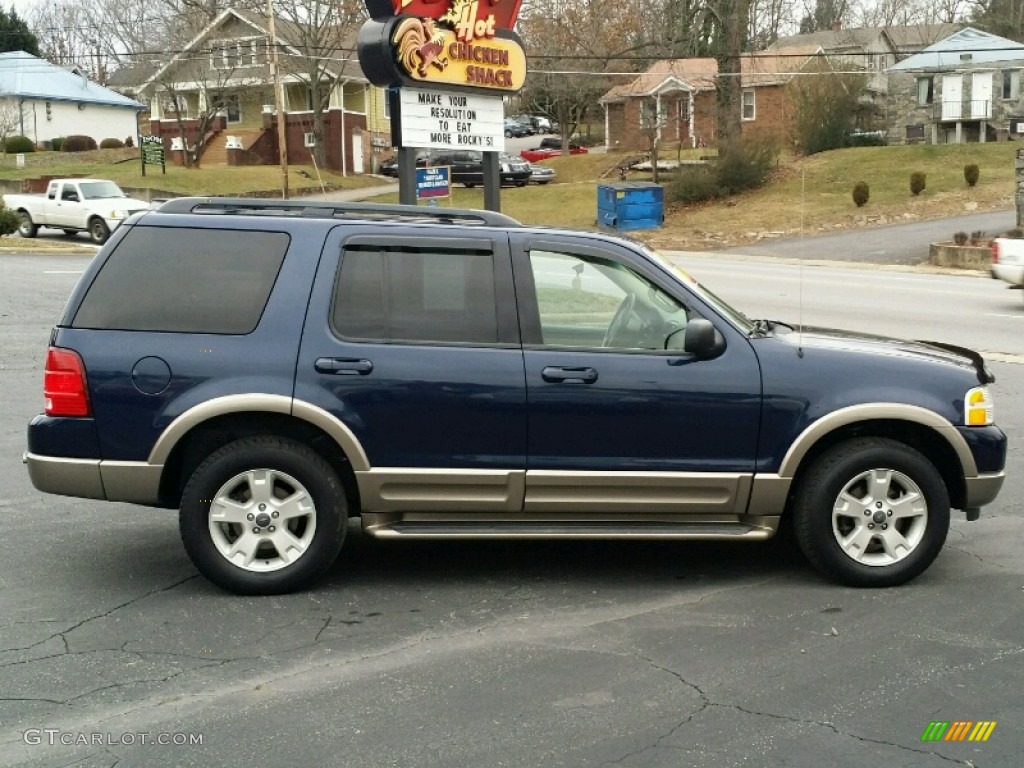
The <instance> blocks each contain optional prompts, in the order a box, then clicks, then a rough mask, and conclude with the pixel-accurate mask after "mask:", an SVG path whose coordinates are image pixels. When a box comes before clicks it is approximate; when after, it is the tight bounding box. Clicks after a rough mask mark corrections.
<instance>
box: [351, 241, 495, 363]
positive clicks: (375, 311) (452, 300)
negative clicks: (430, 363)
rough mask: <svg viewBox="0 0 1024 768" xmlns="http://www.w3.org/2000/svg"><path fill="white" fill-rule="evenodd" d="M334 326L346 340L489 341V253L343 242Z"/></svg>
mask: <svg viewBox="0 0 1024 768" xmlns="http://www.w3.org/2000/svg"><path fill="white" fill-rule="evenodd" d="M333 325H334V329H335V331H336V332H337V333H338V334H339V335H340V336H343V337H346V338H350V339H364V340H382V341H420V342H448V343H470V344H494V343H496V342H497V340H498V320H497V303H496V301H495V292H494V260H493V257H492V255H491V254H490V253H485V252H480V251H449V252H439V251H434V250H432V249H429V248H424V249H414V248H402V249H393V250H376V249H373V248H367V249H365V250H364V249H361V248H352V249H349V250H347V251H346V252H345V254H344V257H343V258H342V262H341V274H340V277H339V279H338V284H337V288H336V291H335V296H334V316H333Z"/></svg>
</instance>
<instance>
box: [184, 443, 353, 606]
mask: <svg viewBox="0 0 1024 768" xmlns="http://www.w3.org/2000/svg"><path fill="white" fill-rule="evenodd" d="M347 522H348V512H347V505H346V502H345V491H344V489H343V488H342V486H341V482H340V481H339V480H338V476H337V474H336V473H335V472H334V470H333V469H332V468H331V466H330V465H329V464H328V463H327V462H326V461H324V459H323V458H321V457H320V455H319V454H317V453H316V452H315V451H313V450H311V449H310V448H308V447H306V446H304V445H302V444H301V443H297V442H295V441H293V440H288V439H284V438H279V437H271V436H260V437H247V438H243V439H241V440H236V441H234V442H232V443H229V444H228V445H225V446H223V447H222V448H220V449H218V450H217V451H214V452H213V453H212V454H210V456H208V457H207V458H206V460H205V461H203V462H202V463H201V464H200V465H199V466H198V467H197V468H196V470H195V472H193V473H192V477H191V478H190V479H189V481H188V484H187V485H186V486H185V492H184V493H183V495H182V499H181V510H180V514H179V527H180V530H181V539H182V542H183V543H184V545H185V550H186V551H187V552H188V555H189V557H190V558H191V559H192V562H193V563H194V564H195V566H196V568H198V569H199V571H200V573H202V574H203V575H204V576H205V577H206V578H208V579H209V580H210V581H212V582H213V583H214V584H217V585H218V586H221V587H223V588H225V589H228V590H230V591H232V592H237V593H239V594H247V595H254V594H280V593H283V592H290V591H292V590H295V589H300V588H302V587H304V586H306V585H307V584H309V583H310V582H311V581H313V580H314V579H315V578H316V577H318V576H319V575H320V574H322V573H323V572H324V571H325V570H327V568H329V567H330V566H331V564H332V563H333V562H334V560H335V558H336V557H337V556H338V551H339V550H340V549H341V545H342V542H343V541H344V539H345V528H346V525H347Z"/></svg>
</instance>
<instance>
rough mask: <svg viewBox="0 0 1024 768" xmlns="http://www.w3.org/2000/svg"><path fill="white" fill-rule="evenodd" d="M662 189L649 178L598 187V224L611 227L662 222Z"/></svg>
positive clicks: (647, 226)
mask: <svg viewBox="0 0 1024 768" xmlns="http://www.w3.org/2000/svg"><path fill="white" fill-rule="evenodd" d="M663 199H664V190H663V189H662V187H661V185H660V184H655V183H654V182H651V181H617V182H614V183H611V184H599V185H598V187H597V224H598V226H600V227H608V228H611V229H620V230H626V229H655V228H657V227H660V226H661V225H662V224H664V223H665V204H664V202H663Z"/></svg>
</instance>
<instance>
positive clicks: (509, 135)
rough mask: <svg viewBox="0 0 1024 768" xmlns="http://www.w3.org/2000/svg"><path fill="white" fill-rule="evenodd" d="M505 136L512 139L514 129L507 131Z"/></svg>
mask: <svg viewBox="0 0 1024 768" xmlns="http://www.w3.org/2000/svg"><path fill="white" fill-rule="evenodd" d="M505 138H506V139H511V138H512V131H505Z"/></svg>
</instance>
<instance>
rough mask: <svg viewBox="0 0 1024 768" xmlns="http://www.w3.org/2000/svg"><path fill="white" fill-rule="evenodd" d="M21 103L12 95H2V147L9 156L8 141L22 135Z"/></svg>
mask: <svg viewBox="0 0 1024 768" xmlns="http://www.w3.org/2000/svg"><path fill="white" fill-rule="evenodd" d="M22 113H23V107H22V105H21V101H20V100H19V99H18V98H17V97H15V96H13V95H11V94H5V93H0V147H3V151H4V154H5V155H6V154H7V139H8V137H10V136H17V135H18V134H19V133H21V123H22V118H23V114H22Z"/></svg>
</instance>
